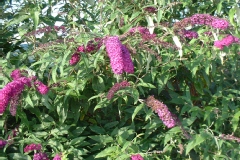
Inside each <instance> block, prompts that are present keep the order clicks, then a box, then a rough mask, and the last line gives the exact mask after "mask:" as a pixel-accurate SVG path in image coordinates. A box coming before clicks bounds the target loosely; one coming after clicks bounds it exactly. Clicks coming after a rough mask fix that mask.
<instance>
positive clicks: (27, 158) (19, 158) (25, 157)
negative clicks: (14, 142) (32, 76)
mask: <svg viewBox="0 0 240 160" xmlns="http://www.w3.org/2000/svg"><path fill="white" fill-rule="evenodd" d="M8 156H9V158H10V159H17V160H31V157H30V156H29V155H24V154H21V153H9V154H8Z"/></svg>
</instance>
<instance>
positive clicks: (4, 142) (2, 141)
mask: <svg viewBox="0 0 240 160" xmlns="http://www.w3.org/2000/svg"><path fill="white" fill-rule="evenodd" d="M6 144H7V141H5V140H0V148H3V147H4V146H5V145H6Z"/></svg>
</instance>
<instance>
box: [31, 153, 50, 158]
mask: <svg viewBox="0 0 240 160" xmlns="http://www.w3.org/2000/svg"><path fill="white" fill-rule="evenodd" d="M33 160H49V158H48V156H47V154H46V153H41V152H40V153H35V154H34V155H33Z"/></svg>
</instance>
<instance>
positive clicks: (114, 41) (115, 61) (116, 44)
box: [105, 36, 124, 74]
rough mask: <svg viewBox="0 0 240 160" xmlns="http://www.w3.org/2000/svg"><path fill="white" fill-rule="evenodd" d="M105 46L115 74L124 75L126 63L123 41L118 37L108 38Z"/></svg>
mask: <svg viewBox="0 0 240 160" xmlns="http://www.w3.org/2000/svg"><path fill="white" fill-rule="evenodd" d="M105 46H106V51H107V54H108V57H109V58H110V65H111V68H112V71H113V73H114V74H122V73H123V71H124V62H123V55H122V43H121V41H120V40H119V38H118V37H117V36H113V37H108V38H107V39H106V41H105Z"/></svg>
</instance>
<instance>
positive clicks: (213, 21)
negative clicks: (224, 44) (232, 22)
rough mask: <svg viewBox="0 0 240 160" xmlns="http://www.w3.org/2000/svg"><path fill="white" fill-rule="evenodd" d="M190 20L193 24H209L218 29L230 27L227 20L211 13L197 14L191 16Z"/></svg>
mask: <svg viewBox="0 0 240 160" xmlns="http://www.w3.org/2000/svg"><path fill="white" fill-rule="evenodd" d="M190 21H191V24H192V25H196V24H197V25H207V26H211V27H213V28H216V29H227V28H228V27H229V22H228V21H227V20H225V19H221V18H218V17H214V16H211V15H209V14H195V15H193V16H191V17H190Z"/></svg>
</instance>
